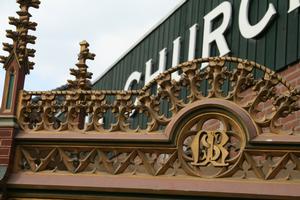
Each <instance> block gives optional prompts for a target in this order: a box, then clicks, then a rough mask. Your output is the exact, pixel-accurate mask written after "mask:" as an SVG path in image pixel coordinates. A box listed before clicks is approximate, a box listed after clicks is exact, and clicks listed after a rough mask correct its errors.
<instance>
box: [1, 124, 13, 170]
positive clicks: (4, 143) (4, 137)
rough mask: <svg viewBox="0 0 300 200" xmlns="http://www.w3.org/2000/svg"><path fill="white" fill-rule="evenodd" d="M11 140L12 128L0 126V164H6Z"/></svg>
mask: <svg viewBox="0 0 300 200" xmlns="http://www.w3.org/2000/svg"><path fill="white" fill-rule="evenodd" d="M12 141H13V129H12V128H0V165H8V163H9V157H10V153H11V147H12Z"/></svg>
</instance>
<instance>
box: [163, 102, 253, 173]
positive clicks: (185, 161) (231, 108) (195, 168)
mask: <svg viewBox="0 0 300 200" xmlns="http://www.w3.org/2000/svg"><path fill="white" fill-rule="evenodd" d="M172 125H173V127H172V128H171V126H172ZM166 131H167V133H168V131H171V132H170V134H171V137H172V136H173V137H175V138H176V141H177V148H178V158H179V161H180V163H181V166H182V168H183V170H184V171H185V172H186V173H188V174H190V175H194V176H200V177H206V178H210V177H224V176H226V175H228V174H229V173H230V172H231V171H232V170H234V169H235V168H236V167H238V166H237V165H238V164H239V160H240V159H241V157H242V153H243V150H244V149H245V147H246V144H247V141H248V140H249V139H251V138H253V137H255V136H256V135H257V134H258V129H257V127H256V125H255V123H254V122H253V121H252V120H251V117H250V116H249V115H248V113H246V111H245V110H243V109H242V108H240V107H238V106H237V105H236V104H234V103H232V102H229V101H226V100H219V99H209V100H203V101H199V102H195V103H193V104H191V105H190V106H188V107H186V108H184V109H183V110H181V111H180V112H179V113H178V116H177V117H175V119H174V120H172V123H171V125H170V127H167V129H166Z"/></svg>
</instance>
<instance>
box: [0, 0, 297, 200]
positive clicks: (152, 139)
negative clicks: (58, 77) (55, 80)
mask: <svg viewBox="0 0 300 200" xmlns="http://www.w3.org/2000/svg"><path fill="white" fill-rule="evenodd" d="M17 3H18V4H19V5H20V10H19V11H18V12H17V14H18V18H14V17H10V18H9V23H10V24H11V25H14V26H15V27H16V29H15V30H8V31H7V37H8V38H10V39H12V41H13V42H12V44H8V43H4V44H3V46H4V47H3V48H4V50H5V51H7V52H8V56H1V57H0V62H1V63H2V64H3V66H4V69H5V70H6V77H5V87H4V91H3V92H4V94H3V100H2V106H1V109H0V186H1V190H0V195H1V196H0V198H1V199H83V198H84V199H100V198H101V199H299V197H300V192H299V186H300V148H299V144H300V90H299V87H300V78H299V77H300V62H299V60H300V42H299V40H300V14H299V9H300V1H299V0H289V1H281V0H280V1H279V0H268V1H261V0H241V1H236V0H231V1H230V0H228V1H225V0H186V1H182V3H181V4H180V5H178V7H177V8H176V9H175V10H174V11H172V12H171V13H170V14H169V15H168V16H167V17H166V18H164V19H163V20H162V21H161V22H160V23H159V24H158V25H157V26H155V27H154V28H153V29H151V30H150V31H149V32H148V33H147V34H146V35H145V36H144V37H143V38H142V39H141V40H139V42H137V43H136V44H135V45H134V46H133V47H132V48H130V49H129V50H128V52H126V53H125V54H124V55H123V56H121V57H120V59H118V60H117V61H116V62H115V63H114V64H113V65H112V66H111V67H110V68H109V69H108V70H107V71H106V72H105V73H104V74H102V75H100V76H99V77H98V78H96V79H95V81H94V82H93V83H91V82H90V79H91V78H92V73H90V72H88V66H87V65H86V60H88V59H91V60H93V59H94V57H95V54H93V53H91V52H90V51H89V48H88V47H89V44H88V43H87V42H86V41H82V42H81V43H80V51H79V55H78V62H77V63H76V64H75V65H76V66H75V68H73V69H70V74H71V75H73V76H74V79H73V80H68V84H67V85H66V87H65V88H64V89H63V90H62V89H60V88H58V89H56V90H52V91H25V90H23V86H24V81H25V78H28V74H29V72H30V70H33V66H34V63H33V62H32V61H31V59H30V57H34V53H35V50H34V49H29V48H27V44H28V43H31V44H34V41H35V39H36V38H35V37H34V36H31V35H29V34H28V30H35V29H36V26H37V24H36V23H34V22H31V21H30V17H31V15H30V13H29V9H30V8H39V4H40V1H39V0H17Z"/></svg>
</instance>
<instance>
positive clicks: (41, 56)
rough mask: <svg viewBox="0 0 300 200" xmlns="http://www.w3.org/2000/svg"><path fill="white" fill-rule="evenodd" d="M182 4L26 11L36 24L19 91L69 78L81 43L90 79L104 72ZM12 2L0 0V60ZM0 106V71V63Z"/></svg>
mask: <svg viewBox="0 0 300 200" xmlns="http://www.w3.org/2000/svg"><path fill="white" fill-rule="evenodd" d="M181 1H182V0H41V4H40V8H39V9H34V8H31V10H30V13H31V14H32V18H31V21H34V22H37V23H38V26H37V30H36V31H34V32H31V31H30V34H31V35H34V36H37V40H36V44H35V45H28V48H34V49H35V50H36V54H35V57H34V58H31V60H32V61H33V62H35V66H34V70H32V71H31V72H30V74H29V75H27V76H26V80H25V90H34V91H40V90H51V89H54V88H56V87H58V86H61V85H63V84H65V83H67V80H68V79H73V77H71V76H70V75H69V68H73V67H75V64H76V62H77V54H78V53H79V42H80V41H82V40H87V41H88V42H89V44H90V47H89V48H90V52H92V53H95V54H96V57H95V60H93V61H88V62H87V63H88V66H89V71H91V72H92V73H93V74H94V75H93V79H96V78H97V77H98V76H99V75H100V74H101V73H102V72H103V71H105V69H106V68H108V67H109V66H110V65H111V64H112V63H113V62H114V61H115V60H117V59H118V58H119V57H120V56H121V55H122V54H123V53H124V52H126V51H127V50H128V49H129V48H130V47H131V46H132V45H133V44H134V43H135V42H136V41H138V40H139V39H140V38H141V37H142V36H143V35H144V34H145V33H146V32H147V31H148V30H149V29H150V28H151V27H153V26H154V25H155V24H156V23H158V22H159V21H160V20H161V19H162V18H163V17H165V16H166V15H167V14H168V13H169V12H170V11H172V10H173V9H174V7H176V5H178V4H179V3H180V2H181ZM18 10H19V8H18V4H17V3H16V1H15V0H0V42H1V44H0V47H1V50H0V55H4V56H7V55H8V54H7V52H4V51H3V50H2V42H9V43H11V42H12V41H11V40H10V39H8V38H6V37H5V34H6V32H5V30H7V29H12V30H14V27H13V26H11V25H9V24H8V17H9V16H14V17H17V14H16V11H18ZM0 67H1V68H0V97H1V99H0V101H1V100H2V90H3V82H4V69H3V67H2V64H0Z"/></svg>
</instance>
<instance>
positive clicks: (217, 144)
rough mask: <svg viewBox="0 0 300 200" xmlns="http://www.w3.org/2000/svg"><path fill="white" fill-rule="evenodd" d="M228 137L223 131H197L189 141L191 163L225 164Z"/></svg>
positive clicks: (202, 164)
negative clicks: (191, 156) (190, 141)
mask: <svg viewBox="0 0 300 200" xmlns="http://www.w3.org/2000/svg"><path fill="white" fill-rule="evenodd" d="M228 140H229V137H228V136H227V134H226V132H224V131H199V132H198V133H197V135H196V136H195V137H194V139H193V141H192V143H191V150H192V155H193V162H192V163H191V164H192V165H195V166H197V165H199V166H206V165H208V164H209V163H211V164H212V165H213V166H227V165H228V163H226V162H225V159H226V157H227V156H228V154H229V153H228V151H227V149H226V148H225V145H226V144H227V142H228Z"/></svg>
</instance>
